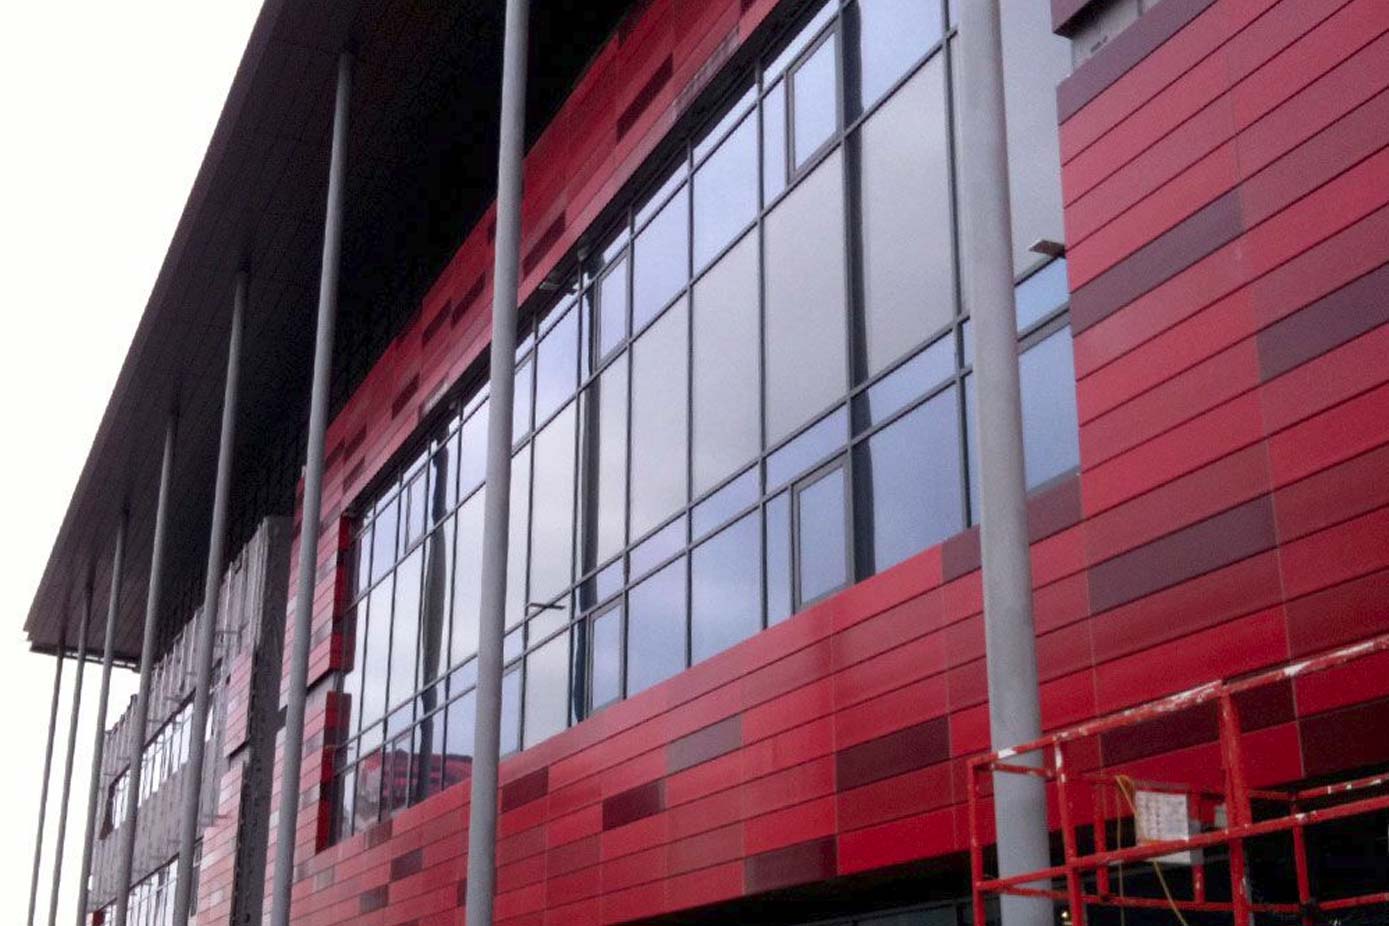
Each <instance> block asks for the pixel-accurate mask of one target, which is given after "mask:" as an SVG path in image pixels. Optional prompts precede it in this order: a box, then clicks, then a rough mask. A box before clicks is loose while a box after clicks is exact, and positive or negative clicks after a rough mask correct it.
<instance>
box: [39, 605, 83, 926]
mask: <svg viewBox="0 0 1389 926" xmlns="http://www.w3.org/2000/svg"><path fill="white" fill-rule="evenodd" d="M91 623H92V585H91V582H90V581H88V583H87V588H86V593H85V597H84V599H83V602H82V619H81V621H80V622H79V623H78V630H77V674H76V675H75V676H74V677H73V679H72V716H71V717H69V718H68V751H67V757H66V758H65V759H64V760H63V790H62V792H61V797H60V798H59V799H58V837H57V839H56V840H54V843H53V887H52V890H51V891H50V892H49V895H48V926H55V924H56V923H57V922H58V887H59V885H61V884H62V880H63V845H64V843H65V842H66V841H67V832H68V798H69V797H71V795H72V763H73V759H74V758H75V755H76V752H77V721H78V720H79V719H81V716H82V670H83V669H84V668H85V667H86V665H87V629H88V628H89V627H91Z"/></svg>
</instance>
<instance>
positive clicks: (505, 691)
mask: <svg viewBox="0 0 1389 926" xmlns="http://www.w3.org/2000/svg"><path fill="white" fill-rule="evenodd" d="M501 727H502V729H501V738H500V739H501V749H500V752H501V754H502V755H506V754H508V753H512V752H515V751H516V750H518V749H520V748H521V670H520V668H519V667H518V668H515V669H512V670H511V671H510V672H508V673H506V674H505V675H503V676H502V724H501Z"/></svg>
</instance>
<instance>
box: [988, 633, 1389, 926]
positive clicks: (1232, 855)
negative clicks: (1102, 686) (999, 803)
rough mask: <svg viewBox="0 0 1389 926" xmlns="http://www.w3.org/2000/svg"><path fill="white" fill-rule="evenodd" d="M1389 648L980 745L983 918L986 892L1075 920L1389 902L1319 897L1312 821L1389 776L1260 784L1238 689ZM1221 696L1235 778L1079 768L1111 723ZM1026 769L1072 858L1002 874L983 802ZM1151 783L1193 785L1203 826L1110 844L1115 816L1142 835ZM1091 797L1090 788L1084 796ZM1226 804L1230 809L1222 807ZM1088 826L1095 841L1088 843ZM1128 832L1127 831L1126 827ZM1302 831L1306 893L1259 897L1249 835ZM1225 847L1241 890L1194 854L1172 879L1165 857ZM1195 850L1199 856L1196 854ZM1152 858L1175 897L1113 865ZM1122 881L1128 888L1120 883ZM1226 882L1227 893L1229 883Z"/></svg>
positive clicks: (1241, 915) (1226, 773)
mask: <svg viewBox="0 0 1389 926" xmlns="http://www.w3.org/2000/svg"><path fill="white" fill-rule="evenodd" d="M1383 652H1389V634H1387V635H1384V636H1379V637H1375V638H1373V639H1370V640H1366V641H1365V642H1363V643H1358V644H1356V645H1354V646H1348V647H1344V648H1341V649H1337V650H1334V651H1331V652H1328V653H1325V654H1322V655H1319V656H1316V657H1313V658H1309V659H1305V660H1302V661H1299V662H1294V663H1292V664H1290V665H1287V666H1284V667H1282V668H1278V669H1274V670H1270V671H1265V672H1260V673H1259V674H1257V675H1252V676H1249V677H1246V678H1241V679H1238V680H1234V681H1215V682H1210V683H1208V684H1205V685H1201V686H1198V687H1196V688H1193V689H1191V690H1189V691H1185V692H1182V693H1180V694H1176V695H1172V696H1170V697H1167V698H1163V699H1161V700H1158V701H1154V702H1151V703H1148V704H1143V705H1140V706H1138V707H1134V708H1130V709H1128V710H1125V711H1121V712H1119V713H1116V714H1111V715H1109V716H1107V717H1102V718H1099V719H1096V720H1093V721H1090V722H1089V723H1084V724H1081V725H1079V726H1076V727H1072V728H1070V729H1067V730H1063V731H1059V732H1056V733H1051V734H1049V735H1047V736H1043V737H1041V738H1040V739H1037V740H1035V741H1033V742H1030V743H1025V744H1023V745H1021V746H1018V747H1016V748H1014V749H1007V750H1003V751H1000V752H996V753H993V754H991V755H985V756H980V757H978V758H976V759H973V760H971V762H970V764H969V788H968V791H969V828H970V864H971V874H972V878H973V883H974V922H975V926H985V909H986V901H987V899H988V898H989V897H990V896H999V895H1004V894H1008V895H1013V896H1022V897H1040V898H1046V899H1049V900H1051V901H1053V902H1059V903H1062V904H1064V905H1065V909H1068V910H1069V917H1070V926H1084V924H1085V922H1086V910H1087V908H1089V907H1118V908H1131V909H1140V908H1148V909H1170V910H1173V911H1175V912H1176V914H1177V916H1178V918H1179V919H1180V918H1181V915H1182V914H1183V913H1185V912H1193V913H1228V914H1231V915H1232V916H1233V921H1234V922H1235V923H1237V924H1248V923H1250V922H1251V915H1252V914H1256V913H1258V914H1282V915H1285V916H1290V917H1295V918H1300V922H1301V923H1302V924H1304V926H1311V924H1313V923H1315V922H1318V919H1317V917H1318V914H1319V913H1330V912H1332V911H1338V910H1349V909H1352V908H1356V907H1364V906H1369V905H1372V904H1389V890H1384V891H1377V892H1374V893H1368V894H1359V895H1356V896H1351V897H1338V898H1336V899H1334V900H1321V901H1318V900H1317V899H1316V898H1315V897H1314V896H1313V893H1312V885H1311V879H1310V875H1309V869H1308V862H1307V842H1306V830H1307V828H1308V827H1309V826H1313V825H1315V824H1318V823H1329V822H1331V821H1335V820H1344V819H1347V818H1350V817H1354V816H1358V815H1362V814H1368V813H1374V812H1377V811H1383V810H1389V793H1386V792H1387V791H1389V775H1377V776H1372V777H1363V778H1355V779H1352V780H1346V781H1338V782H1336V783H1334V784H1326V785H1320V786H1317V787H1310V788H1302V789H1295V790H1268V789H1258V788H1251V787H1250V786H1249V784H1248V780H1249V779H1248V776H1247V769H1246V765H1245V757H1244V750H1243V746H1242V740H1243V733H1242V731H1241V727H1240V716H1239V709H1238V706H1237V705H1236V703H1235V697H1236V696H1237V695H1240V694H1243V693H1245V692H1249V691H1252V690H1254V689H1257V688H1262V687H1265V686H1269V685H1275V684H1279V683H1283V682H1288V681H1291V680H1293V679H1296V678H1299V677H1301V676H1305V675H1309V674H1312V673H1315V672H1324V671H1326V670H1328V669H1333V668H1336V667H1338V666H1343V665H1345V664H1347V663H1350V662H1353V661H1355V660H1358V659H1363V658H1365V657H1367V656H1371V655H1374V654H1376V653H1383ZM1212 703H1213V704H1215V705H1216V706H1217V718H1218V731H1219V745H1220V760H1221V772H1222V777H1223V785H1222V786H1221V787H1210V786H1206V785H1199V784H1191V783H1180V782H1152V781H1135V780H1134V779H1132V778H1129V777H1128V776H1126V775H1124V774H1122V773H1119V772H1113V771H1106V770H1098V771H1085V772H1075V771H1071V770H1070V769H1069V768H1068V764H1067V763H1068V759H1070V758H1072V754H1073V753H1074V751H1075V747H1076V746H1077V744H1079V743H1081V742H1083V741H1086V740H1092V739H1093V738H1095V737H1098V736H1099V735H1100V734H1102V733H1107V732H1110V731H1113V730H1118V729H1121V728H1126V727H1133V726H1136V725H1139V724H1143V723H1148V722H1151V721H1153V720H1156V719H1158V718H1161V717H1164V716H1168V715H1172V714H1175V713H1177V712H1179V711H1185V710H1188V709H1190V708H1193V707H1196V706H1198V705H1203V704H1212ZM1005 774H1007V775H1025V776H1032V777H1036V778H1040V779H1042V780H1044V781H1045V782H1046V783H1047V786H1048V791H1049V794H1048V800H1049V803H1050V804H1051V805H1052V806H1053V807H1054V808H1055V811H1056V819H1057V822H1058V823H1059V827H1060V831H1061V844H1062V863H1061V864H1060V865H1054V866H1052V867H1050V868H1046V869H1043V870H1040V871H1030V872H1024V873H1021V874H1013V875H1010V876H1008V877H999V876H990V875H988V874H986V873H985V870H984V850H985V843H986V839H985V837H984V835H983V832H982V828H983V826H984V825H985V823H986V821H985V820H984V819H983V818H982V816H981V814H982V812H983V811H982V808H981V804H982V803H983V802H984V801H985V800H986V799H987V794H986V791H987V789H988V787H989V783H990V782H991V781H992V780H993V776H995V775H1005ZM1139 792H1153V793H1157V794H1170V795H1183V796H1185V798H1186V800H1187V802H1188V803H1187V806H1188V807H1189V808H1190V809H1191V816H1192V817H1193V818H1194V819H1196V820H1198V821H1199V822H1200V824H1201V826H1200V832H1196V833H1192V834H1190V835H1185V836H1179V837H1175V838H1170V839H1163V840H1161V841H1148V842H1143V843H1141V844H1134V845H1129V846H1123V845H1122V843H1120V844H1116V845H1115V846H1113V847H1111V846H1110V845H1109V841H1110V833H1109V827H1110V824H1115V825H1116V827H1119V824H1120V823H1121V822H1122V821H1123V820H1125V819H1128V820H1130V821H1132V822H1133V823H1134V830H1135V835H1136V830H1137V821H1136V819H1135V818H1136V816H1137V814H1138V807H1137V805H1136V804H1135V795H1136V794H1138V793H1139ZM1084 798H1088V801H1087V800H1084ZM1256 801H1257V802H1259V803H1260V805H1261V807H1265V806H1271V807H1272V808H1273V812H1272V813H1264V814H1261V815H1260V818H1259V819H1257V820H1256V819H1255V817H1254V814H1253V811H1252V805H1253V803H1254V802H1256ZM1221 808H1223V809H1224V814H1223V817H1224V819H1223V820H1222V819H1221V814H1220V812H1219V811H1220V809H1221ZM1087 827H1088V829H1089V832H1090V842H1091V843H1093V850H1092V851H1086V852H1082V851H1081V850H1080V848H1079V841H1080V836H1081V833H1082V831H1083V830H1084V829H1086V828H1087ZM1117 832H1119V833H1120V834H1122V833H1123V829H1122V828H1121V827H1119V828H1118V829H1117ZM1279 833H1288V834H1291V841H1292V856H1293V857H1292V863H1293V870H1294V871H1295V872H1296V880H1297V885H1296V888H1297V898H1298V900H1297V902H1296V903H1291V902H1288V903H1267V902H1257V901H1255V900H1254V899H1252V898H1251V896H1250V891H1249V883H1248V880H1247V865H1246V855H1245V850H1246V842H1247V841H1248V840H1250V839H1254V838H1256V837H1262V836H1269V835H1272V834H1279ZM1215 846H1225V847H1226V848H1227V850H1228V857H1229V880H1230V884H1229V892H1230V893H1229V899H1228V900H1225V899H1212V898H1211V897H1209V896H1208V894H1207V884H1206V878H1205V874H1204V866H1203V865H1202V864H1201V863H1200V862H1199V861H1198V862H1196V863H1195V864H1192V865H1191V866H1190V867H1191V878H1190V882H1191V883H1190V885H1189V890H1187V891H1184V892H1182V894H1181V895H1180V896H1178V895H1177V894H1175V893H1174V892H1173V891H1172V890H1171V889H1170V888H1169V886H1168V883H1167V879H1166V878H1165V877H1164V874H1163V868H1162V866H1161V864H1160V863H1159V862H1158V861H1157V860H1159V859H1162V858H1163V857H1168V858H1171V857H1172V856H1173V855H1174V854H1176V853H1193V852H1195V851H1197V850H1204V849H1208V848H1210V847H1215ZM1187 857H1188V858H1191V857H1192V856H1187ZM1133 863H1139V864H1143V863H1147V864H1150V865H1152V867H1153V870H1154V871H1155V873H1156V875H1157V880H1158V882H1159V883H1160V885H1161V887H1162V894H1163V896H1135V895H1131V894H1126V893H1125V891H1124V887H1123V881H1122V878H1118V879H1116V878H1115V877H1114V872H1113V869H1115V868H1116V867H1118V866H1122V865H1124V864H1133ZM1116 880H1117V881H1118V890H1117V891H1116V890H1115V882H1116ZM1222 893H1223V892H1222Z"/></svg>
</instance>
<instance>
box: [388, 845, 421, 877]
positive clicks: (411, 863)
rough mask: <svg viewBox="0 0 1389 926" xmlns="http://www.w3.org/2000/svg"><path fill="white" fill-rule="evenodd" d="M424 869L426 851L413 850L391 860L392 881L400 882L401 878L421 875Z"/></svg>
mask: <svg viewBox="0 0 1389 926" xmlns="http://www.w3.org/2000/svg"><path fill="white" fill-rule="evenodd" d="M423 867H424V849H411V850H410V851H409V852H406V853H405V854H404V855H397V856H396V857H395V858H393V859H391V880H392V881H399V880H400V879H401V878H408V877H410V876H411V875H414V874H419V872H420V869H422V868H423Z"/></svg>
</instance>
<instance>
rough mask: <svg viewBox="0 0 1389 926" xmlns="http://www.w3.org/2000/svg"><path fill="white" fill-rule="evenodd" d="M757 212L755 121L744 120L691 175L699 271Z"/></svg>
mask: <svg viewBox="0 0 1389 926" xmlns="http://www.w3.org/2000/svg"><path fill="white" fill-rule="evenodd" d="M756 212H757V119H756V117H755V116H751V117H748V118H746V119H744V120H743V121H742V123H741V124H740V125H739V126H738V128H736V129H735V130H734V131H733V134H732V135H730V136H728V138H727V139H726V140H725V141H724V142H723V143H722V144H720V145H719V147H718V150H717V151H715V152H714V153H713V154H712V155H710V156H709V159H708V160H707V161H705V162H704V163H703V164H701V165H700V166H699V168H698V169H697V170H696V171H695V175H694V265H695V269H696V270H699V269H700V268H702V267H703V266H705V265H706V264H707V263H708V262H709V261H711V260H713V259H714V257H715V256H717V255H718V253H719V252H720V251H722V250H723V249H724V247H725V246H726V245H727V244H728V243H729V242H730V241H732V240H733V238H734V236H735V235H737V233H738V232H740V231H742V230H743V229H744V228H746V227H747V226H748V223H750V222H751V221H752V218H753V216H754V215H755V214H756Z"/></svg>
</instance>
